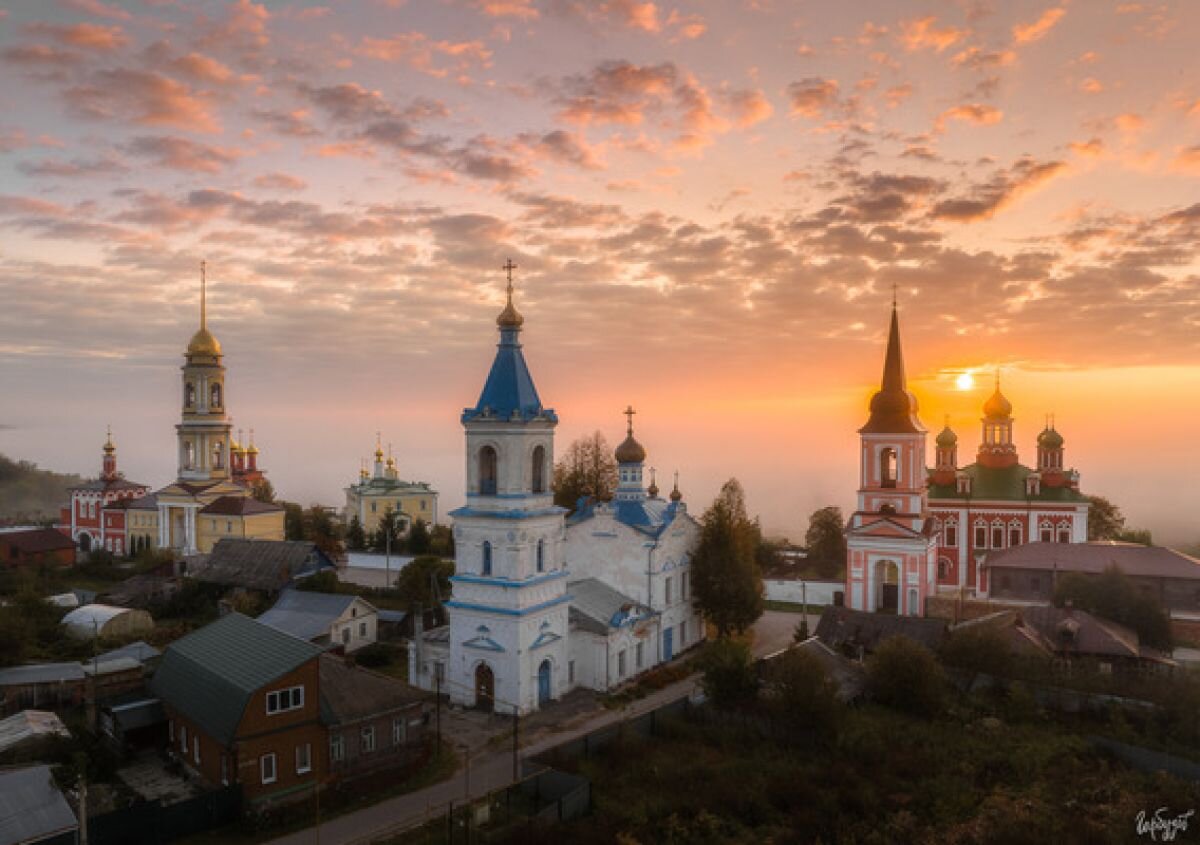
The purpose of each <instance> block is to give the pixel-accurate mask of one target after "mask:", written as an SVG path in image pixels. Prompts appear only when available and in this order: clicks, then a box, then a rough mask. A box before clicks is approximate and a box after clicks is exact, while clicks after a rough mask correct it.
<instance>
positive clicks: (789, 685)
mask: <svg viewBox="0 0 1200 845" xmlns="http://www.w3.org/2000/svg"><path fill="white" fill-rule="evenodd" d="M764 674H765V676H766V677H765V681H766V685H767V689H768V691H769V694H770V697H769V708H770V710H771V712H772V713H773V714H774V715H776V716H777V717H778V718H780V719H781V720H782V721H783V722H784V723H785V724H787V725H789V726H790V727H793V728H797V729H800V730H805V731H813V732H815V733H817V734H821V733H829V732H832V731H833V730H834V729H835V728H836V726H837V722H838V719H839V717H840V716H841V712H842V705H841V702H840V701H838V698H837V684H836V683H835V682H834V681H833V680H832V679H831V678H830V677H829V676H828V675H827V674H826V672H825V667H824V666H822V665H821V661H820V660H818V659H817V658H816V657H814V656H813V655H811V654H809V653H808V652H806V651H801V650H799V649H792V650H791V651H788V652H785V653H784V654H782V655H780V656H779V657H777V658H775V659H774V660H773V661H771V663H770V664H769V666H768V667H767V670H766V672H765V673H764Z"/></svg>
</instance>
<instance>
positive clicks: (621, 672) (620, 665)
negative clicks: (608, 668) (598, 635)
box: [617, 649, 625, 678]
mask: <svg viewBox="0 0 1200 845" xmlns="http://www.w3.org/2000/svg"><path fill="white" fill-rule="evenodd" d="M617 677H618V678H624V677H625V649H621V650H620V651H618V652H617Z"/></svg>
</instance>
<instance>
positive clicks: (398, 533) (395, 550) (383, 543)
mask: <svg viewBox="0 0 1200 845" xmlns="http://www.w3.org/2000/svg"><path fill="white" fill-rule="evenodd" d="M403 525H404V520H403V519H402V518H401V516H400V513H399V512H398V511H395V510H393V509H392V508H388V509H387V510H386V511H384V512H383V516H382V517H380V519H379V527H378V528H376V529H375V534H374V535H373V536H372V537H371V549H372V551H376V552H386V551H387V550H388V538H389V537H390V538H391V550H392V554H394V555H395V554H400V553H401V552H402V551H403V548H404V547H403V543H402V542H401V537H402V536H403V534H404V532H403V530H402V529H403Z"/></svg>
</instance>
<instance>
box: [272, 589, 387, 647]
mask: <svg viewBox="0 0 1200 845" xmlns="http://www.w3.org/2000/svg"><path fill="white" fill-rule="evenodd" d="M356 600H358V596H347V595H338V594H336V593H308V592H304V591H302V590H295V589H289V590H284V591H283V592H282V593H280V595H279V601H277V602H275V605H274V606H273V607H271V608H270V609H269V610H267V611H266V612H264V613H262V614H261V615H259V617H258V621H259V622H261V623H263V624H264V625H270V626H271V627H272V628H275V629H276V630H279V631H283V632H284V633H285V634H291V635H292V636H293V637H299V638H300V639H302V640H312V639H315V638H317V637H319V636H322V635H327V634H328V633H329V628H330V626H331V625H333V623H334V622H335V621H337V619H338V617H340V616H341V615H342V614H343V613H345V612H346V611H347V610H348V609H349V608H350V605H352V604H354V602H355V601H356ZM363 604H365V605H367V607H369V608H370V609H371V611H374V609H375V608H374V607H373V606H371V604H370V603H369V602H366V601H365V600H364V601H363Z"/></svg>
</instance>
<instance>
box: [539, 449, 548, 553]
mask: <svg viewBox="0 0 1200 845" xmlns="http://www.w3.org/2000/svg"><path fill="white" fill-rule="evenodd" d="M538 448H539V449H540V448H542V447H541V446H539V447H538ZM537 571H538V572H545V571H546V541H545V540H538V544H537Z"/></svg>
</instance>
